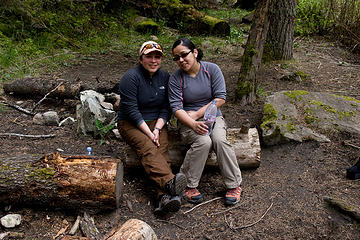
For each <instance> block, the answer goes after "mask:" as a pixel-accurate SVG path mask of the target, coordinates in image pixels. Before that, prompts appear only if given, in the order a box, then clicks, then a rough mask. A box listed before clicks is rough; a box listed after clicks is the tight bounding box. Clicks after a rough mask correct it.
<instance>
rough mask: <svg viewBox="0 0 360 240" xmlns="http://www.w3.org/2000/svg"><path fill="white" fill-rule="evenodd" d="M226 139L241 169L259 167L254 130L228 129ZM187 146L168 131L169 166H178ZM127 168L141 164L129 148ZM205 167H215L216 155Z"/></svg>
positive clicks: (258, 144) (126, 156)
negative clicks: (244, 131)
mask: <svg viewBox="0 0 360 240" xmlns="http://www.w3.org/2000/svg"><path fill="white" fill-rule="evenodd" d="M227 138H228V140H229V141H230V142H231V144H232V145H233V147H234V151H235V154H236V158H237V160H238V164H239V167H240V168H241V169H248V168H257V167H259V166H260V155H261V148H260V140H259V134H258V131H257V129H256V128H250V129H249V131H248V132H247V133H241V129H240V128H228V129H227ZM188 147H189V146H187V144H186V143H184V142H182V141H181V139H180V136H179V134H177V132H176V131H172V130H169V157H170V161H171V165H173V166H180V165H181V164H182V162H183V160H184V157H185V154H186V151H187V149H188ZM123 162H124V164H125V166H127V167H139V166H141V163H140V161H139V159H138V157H137V155H136V153H135V151H133V150H132V149H131V147H130V146H126V149H125V158H124V159H123ZM206 165H207V166H212V167H217V166H218V163H217V161H216V155H215V153H214V152H213V151H212V152H211V153H210V154H209V158H208V160H207V162H206Z"/></svg>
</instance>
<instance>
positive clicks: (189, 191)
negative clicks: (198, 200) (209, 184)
mask: <svg viewBox="0 0 360 240" xmlns="http://www.w3.org/2000/svg"><path fill="white" fill-rule="evenodd" d="M185 193H186V195H190V197H192V196H196V195H199V192H198V191H197V190H196V188H191V189H185Z"/></svg>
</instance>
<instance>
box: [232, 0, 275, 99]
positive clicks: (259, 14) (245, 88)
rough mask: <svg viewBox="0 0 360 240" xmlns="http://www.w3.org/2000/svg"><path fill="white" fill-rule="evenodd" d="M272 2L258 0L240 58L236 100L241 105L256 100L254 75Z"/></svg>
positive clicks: (267, 25) (260, 57)
mask: <svg viewBox="0 0 360 240" xmlns="http://www.w3.org/2000/svg"><path fill="white" fill-rule="evenodd" d="M272 1H273V0H258V1H257V2H256V4H257V6H256V10H255V13H254V22H253V24H252V25H251V29H250V34H249V37H248V40H247V42H246V45H245V51H244V54H243V56H242V58H241V68H240V74H239V78H238V82H237V90H236V98H237V99H238V100H239V101H240V104H241V105H246V104H250V103H253V102H254V101H255V100H256V73H257V71H258V69H259V67H260V65H261V59H262V55H263V50H264V44H265V40H266V37H267V32H268V29H269V19H268V11H269V6H270V4H271V2H272Z"/></svg>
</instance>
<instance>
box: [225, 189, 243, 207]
mask: <svg viewBox="0 0 360 240" xmlns="http://www.w3.org/2000/svg"><path fill="white" fill-rule="evenodd" d="M241 191H242V189H241V186H238V187H237V188H232V189H228V190H227V192H226V195H225V204H226V205H235V204H237V203H238V202H240V196H241Z"/></svg>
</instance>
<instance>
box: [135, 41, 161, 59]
mask: <svg viewBox="0 0 360 240" xmlns="http://www.w3.org/2000/svg"><path fill="white" fill-rule="evenodd" d="M153 51H158V52H160V53H161V55H163V54H164V53H163V51H162V47H161V46H160V44H158V43H157V42H154V41H147V42H144V43H143V44H142V45H141V47H140V49H139V56H141V55H143V54H148V53H150V52H153Z"/></svg>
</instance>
